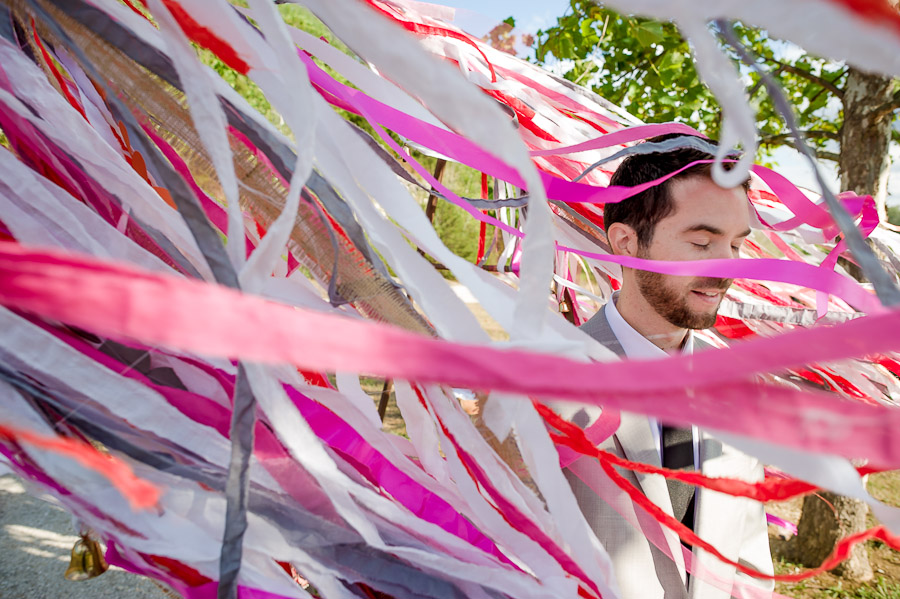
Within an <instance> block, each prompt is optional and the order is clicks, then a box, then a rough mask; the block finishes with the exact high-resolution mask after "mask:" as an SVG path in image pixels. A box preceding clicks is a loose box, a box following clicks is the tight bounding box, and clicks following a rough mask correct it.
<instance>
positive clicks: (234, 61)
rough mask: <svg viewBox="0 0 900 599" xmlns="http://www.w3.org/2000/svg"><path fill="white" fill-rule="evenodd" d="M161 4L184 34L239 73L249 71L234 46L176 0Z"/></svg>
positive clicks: (243, 73) (242, 73)
mask: <svg viewBox="0 0 900 599" xmlns="http://www.w3.org/2000/svg"><path fill="white" fill-rule="evenodd" d="M141 2H142V3H143V4H144V6H146V2H144V0H141ZM163 4H165V5H166V8H168V9H169V12H171V13H172V16H173V17H175V20H176V21H178V25H179V26H180V27H181V29H182V31H184V33H185V35H187V36H188V37H189V38H191V39H192V40H193V41H195V42H197V43H198V44H200V45H201V46H203V47H204V48H206V49H207V50H209V51H210V52H212V53H213V54H215V55H216V56H218V57H219V58H220V59H221V60H222V62H224V63H225V64H226V65H228V66H229V67H231V68H232V69H234V70H235V71H237V72H238V73H240V74H241V75H246V74H247V73H248V72H249V71H250V65H248V64H247V63H246V62H245V61H244V59H243V58H241V57H240V55H239V54H238V53H237V51H236V50H235V49H234V48H232V47H231V46H230V45H228V43H227V42H225V41H224V40H222V39H221V38H220V37H219V36H217V35H216V34H215V33H213V32H212V31H211V30H209V29H207V28H206V27H204V26H203V25H201V24H200V23H198V22H197V21H195V20H194V17H192V16H191V15H190V14H189V13H188V12H187V11H186V10H184V9H183V8H182V7H181V5H180V4H178V2H176V1H175V0H163Z"/></svg>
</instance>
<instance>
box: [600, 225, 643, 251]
mask: <svg viewBox="0 0 900 599" xmlns="http://www.w3.org/2000/svg"><path fill="white" fill-rule="evenodd" d="M606 238H607V239H609V245H610V248H611V249H612V253H613V254H618V255H620V256H636V255H637V251H638V238H637V232H636V231H635V230H634V229H633V228H632V227H631V226H630V225H626V224H625V223H621V222H620V223H613V224H611V225H610V226H609V229H607V231H606Z"/></svg>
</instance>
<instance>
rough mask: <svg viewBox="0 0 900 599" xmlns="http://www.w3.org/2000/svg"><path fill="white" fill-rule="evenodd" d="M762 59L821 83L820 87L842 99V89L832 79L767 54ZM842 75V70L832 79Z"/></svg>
mask: <svg viewBox="0 0 900 599" xmlns="http://www.w3.org/2000/svg"><path fill="white" fill-rule="evenodd" d="M764 59H765V60H768V61H769V62H774V63H775V64H777V65H778V67H779V70H782V71H787V72H788V73H793V74H794V75H797V76H798V77H803V78H804V79H808V80H809V81H812V82H813V83H817V84H818V85H821V86H822V87H824V88H825V89H827V90H828V91H830V92H831V93H833V94H834V95H835V96H837V97H838V98H840V99H842V100H843V99H844V90H842V89H841V88H839V87H838V86H837V85H835V84H834V82H833V81H829V80H828V79H825V78H824V77H819V76H818V75H813V74H812V73H810V72H809V71H807V70H805V69H801V68H800V67H797V66H794V65H792V64H788V63H786V62H781V61H780V60H777V59H775V58H771V57H769V56H766V57H764ZM843 75H844V73H843V72H842V73H841V74H840V75H838V76H837V77H835V79H834V80H835V81H837V80H838V79H840V78H841V77H843Z"/></svg>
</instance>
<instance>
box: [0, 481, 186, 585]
mask: <svg viewBox="0 0 900 599" xmlns="http://www.w3.org/2000/svg"><path fill="white" fill-rule="evenodd" d="M5 472H7V470H5V468H3V466H2V465H0V474H3V473H5ZM77 538H78V537H77V536H76V533H75V530H74V529H73V528H72V517H71V516H70V515H69V514H68V513H67V512H65V511H63V510H62V509H61V508H60V507H58V506H56V505H53V504H52V503H49V502H47V501H43V500H41V499H37V498H35V497H33V496H31V495H29V494H28V493H27V492H26V491H25V487H24V486H23V484H22V481H21V480H20V479H19V478H17V477H16V476H14V475H12V474H5V475H0V599H59V598H60V597H64V598H65V599H119V598H121V597H128V598H129V599H132V598H133V599H171V598H172V597H175V596H176V595H174V594H169V593H167V592H165V591H163V590H162V589H161V588H160V587H158V586H156V584H154V583H153V582H152V581H150V580H149V579H147V578H144V577H141V576H135V575H134V574H130V573H128V572H125V571H124V570H121V569H118V568H110V569H109V570H108V571H107V572H106V573H104V574H103V575H101V576H99V577H97V578H93V579H91V580H85V581H83V582H71V581H68V580H66V579H65V578H63V573H64V572H65V571H66V568H67V567H68V565H69V555H70V553H71V551H72V545H73V544H74V543H75V541H76V540H77Z"/></svg>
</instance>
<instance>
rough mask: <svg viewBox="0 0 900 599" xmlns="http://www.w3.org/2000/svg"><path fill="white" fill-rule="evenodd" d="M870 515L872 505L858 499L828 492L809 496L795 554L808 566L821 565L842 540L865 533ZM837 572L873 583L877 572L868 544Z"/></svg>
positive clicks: (852, 578) (857, 548)
mask: <svg viewBox="0 0 900 599" xmlns="http://www.w3.org/2000/svg"><path fill="white" fill-rule="evenodd" d="M867 512H868V506H866V504H865V503H863V502H861V501H858V500H856V499H850V498H847V497H841V496H840V495H835V494H834V493H829V492H827V491H821V492H819V493H818V494H817V495H808V496H807V497H806V498H805V499H804V500H803V515H802V516H801V517H800V523H799V524H798V525H797V538H796V541H795V544H794V547H793V551H792V553H793V555H794V556H796V558H797V559H798V560H799V561H800V562H801V563H802V564H803V565H805V566H807V567H810V568H815V567H817V566H819V565H821V564H822V562H824V561H825V559H826V558H827V557H828V556H830V555H831V552H832V551H833V550H834V546H835V545H836V544H837V542H838V541H839V540H840V539H841V538H843V537H846V536H848V535H850V534H852V533H854V532H858V531H861V530H865V528H866V513H867ZM833 572H834V573H835V574H837V575H838V576H843V577H844V578H847V579H849V580H855V581H864V580H870V579H871V578H872V577H873V576H874V573H873V572H872V566H871V565H870V564H869V555H868V552H867V549H866V545H865V543H862V544H859V545H857V546H856V547H854V548H853V551H852V552H851V553H850V557H849V558H848V559H847V560H846V561H844V562H842V563H841V564H840V565H839V566H838V567H837V568H835V569H834V570H833Z"/></svg>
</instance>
